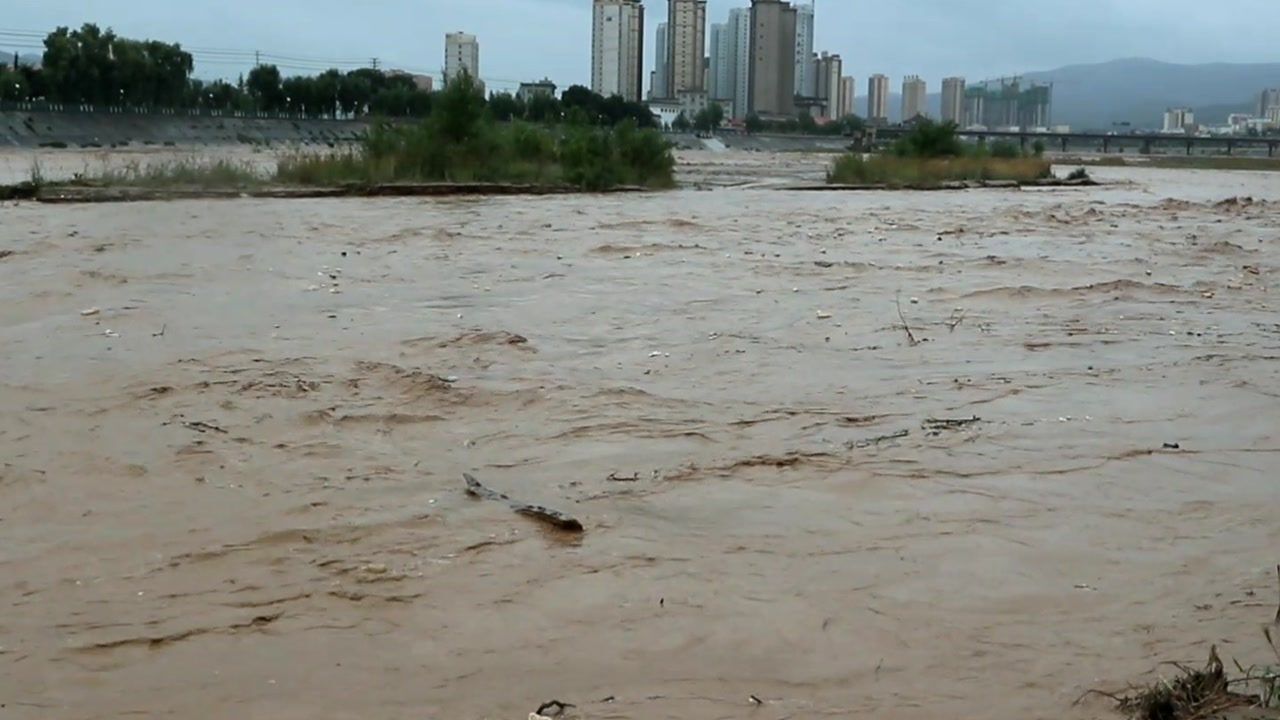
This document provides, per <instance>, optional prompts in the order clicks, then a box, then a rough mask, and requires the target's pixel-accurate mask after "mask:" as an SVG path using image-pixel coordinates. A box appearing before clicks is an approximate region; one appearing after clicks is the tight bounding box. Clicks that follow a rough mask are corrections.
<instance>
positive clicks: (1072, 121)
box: [1023, 58, 1280, 130]
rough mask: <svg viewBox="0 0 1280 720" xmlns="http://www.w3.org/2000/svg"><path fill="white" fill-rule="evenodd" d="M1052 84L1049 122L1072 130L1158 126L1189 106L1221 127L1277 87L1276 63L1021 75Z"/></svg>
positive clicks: (1131, 65) (1130, 63)
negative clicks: (1174, 110)
mask: <svg viewBox="0 0 1280 720" xmlns="http://www.w3.org/2000/svg"><path fill="white" fill-rule="evenodd" d="M1023 78H1024V79H1025V80H1026V81H1028V82H1032V81H1034V82H1041V83H1047V82H1051V83H1053V121H1054V123H1056V124H1063V125H1070V126H1071V127H1072V128H1074V129H1078V130H1085V129H1110V128H1111V127H1112V125H1113V123H1122V122H1127V123H1131V124H1132V125H1133V126H1134V127H1147V128H1154V127H1160V125H1161V124H1162V121H1163V118H1164V111H1165V110H1166V109H1168V108H1170V107H1189V108H1192V109H1194V110H1195V111H1196V120H1198V121H1199V122H1202V123H1209V124H1215V123H1223V122H1226V119H1227V115H1229V114H1231V113H1233V112H1247V113H1254V112H1257V105H1258V96H1259V95H1261V94H1262V90H1263V89H1264V88H1269V87H1280V63H1268V64H1262V63H1258V64H1248V65H1244V64H1238V65H1237V64H1227V63H1215V64H1212V65H1178V64H1174V63H1166V62H1160V61H1158V60H1149V59H1146V58H1129V59H1124V60H1113V61H1111V62H1106V63H1098V64H1096V65H1071V66H1068V67H1063V68H1058V69H1057V70H1049V71H1047V72H1034V73H1026V74H1024V75H1023Z"/></svg>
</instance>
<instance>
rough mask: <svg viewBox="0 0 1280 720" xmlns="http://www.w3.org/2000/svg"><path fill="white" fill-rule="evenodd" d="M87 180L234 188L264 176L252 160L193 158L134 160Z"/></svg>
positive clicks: (256, 183) (253, 183)
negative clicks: (148, 161)
mask: <svg viewBox="0 0 1280 720" xmlns="http://www.w3.org/2000/svg"><path fill="white" fill-rule="evenodd" d="M84 182H85V184H90V185H103V186H108V187H111V186H120V187H136V188H147V189H167V188H195V189H213V188H217V189H235V188H251V187H257V186H260V185H262V184H263V183H264V182H265V179H264V177H263V175H262V174H261V173H260V172H258V171H257V170H255V169H254V167H253V166H252V165H251V164H250V163H246V162H233V161H230V160H204V159H199V158H190V159H186V160H172V161H167V162H150V163H141V162H136V161H135V162H131V163H129V164H127V165H124V166H122V167H104V168H103V169H102V171H101V172H100V173H98V174H96V175H94V176H92V177H91V178H87V179H86V180H85V181H84Z"/></svg>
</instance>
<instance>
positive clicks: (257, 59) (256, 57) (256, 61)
mask: <svg viewBox="0 0 1280 720" xmlns="http://www.w3.org/2000/svg"><path fill="white" fill-rule="evenodd" d="M261 64H262V53H261V52H260V51H258V50H254V51H253V66H254V67H258V66H259V65H261Z"/></svg>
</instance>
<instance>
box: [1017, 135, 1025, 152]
mask: <svg viewBox="0 0 1280 720" xmlns="http://www.w3.org/2000/svg"><path fill="white" fill-rule="evenodd" d="M1018 147H1020V148H1022V154H1023V155H1026V154H1027V136H1026V135H1019V136H1018Z"/></svg>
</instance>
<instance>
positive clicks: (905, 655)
mask: <svg viewBox="0 0 1280 720" xmlns="http://www.w3.org/2000/svg"><path fill="white" fill-rule="evenodd" d="M683 162H684V164H683V172H684V173H685V175H686V177H687V178H689V179H691V180H693V181H695V182H694V184H691V185H690V186H689V189H686V190H681V191H676V192H672V193H668V194H652V195H633V196H581V197H545V198H525V197H519V198H516V197H504V198H496V199H457V200H439V199H433V200H418V199H399V200H394V199H387V200H322V201H310V200H308V201H253V200H242V201H226V202H172V203H152V204H118V205H96V206H95V205H83V206H63V207H53V206H41V205H36V204H20V205H13V204H9V205H6V206H3V207H0V348H2V350H0V352H2V353H3V354H2V355H0V398H2V399H3V404H4V408H5V412H4V413H3V415H0V706H2V707H4V708H5V709H4V710H3V711H0V715H3V716H4V717H5V718H21V719H23V720H26V719H27V718H31V719H35V718H41V719H43V718H106V717H124V716H128V715H137V716H145V717H182V718H193V717H246V718H272V719H273V720H282V719H294V718H296V719H298V720H302V719H308V720H309V719H311V718H320V717H323V718H361V719H367V718H380V719H381V718H424V717H441V718H485V717H488V718H516V717H521V718H522V717H525V716H527V714H528V713H529V711H531V710H533V709H535V708H537V707H538V705H539V704H541V703H542V702H543V701H546V700H550V699H552V698H556V699H559V700H563V701H565V702H570V703H574V704H576V705H577V706H578V708H577V710H575V711H574V712H577V713H580V714H581V715H583V716H586V717H599V718H664V717H666V718H736V717H751V718H760V719H762V720H779V719H781V718H804V717H847V716H867V717H881V718H938V717H986V718H997V719H1001V718H1007V719H1009V720H1014V719H1018V720H1023V719H1025V718H1092V717H1098V716H1103V715H1106V714H1108V713H1109V712H1110V708H1109V702H1108V701H1106V700H1105V699H1100V698H1097V697H1096V696H1091V697H1089V698H1086V699H1085V700H1084V701H1083V702H1082V703H1081V704H1079V705H1075V706H1073V702H1074V701H1075V700H1076V699H1077V697H1079V696H1080V695H1081V694H1082V693H1084V692H1085V691H1087V690H1089V689H1091V688H1103V689H1110V690H1115V689H1117V688H1118V687H1121V686H1123V685H1124V684H1125V683H1126V682H1127V681H1129V680H1135V679H1140V678H1142V677H1144V675H1145V674H1146V673H1149V672H1152V671H1154V670H1157V664H1158V663H1159V662H1160V661H1163V660H1187V661H1199V660H1202V659H1203V657H1205V656H1206V654H1207V652H1208V648H1209V645H1210V644H1214V643H1217V644H1218V646H1219V649H1220V651H1221V652H1223V654H1224V656H1227V657H1236V658H1239V659H1240V660H1241V662H1242V663H1243V664H1245V665H1248V664H1250V663H1252V662H1264V661H1266V660H1267V659H1268V658H1269V652H1270V651H1269V649H1267V648H1266V646H1265V645H1264V641H1263V640H1262V636H1261V633H1260V632H1259V628H1260V626H1261V624H1262V623H1263V622H1265V621H1267V620H1269V619H1270V618H1271V617H1272V615H1273V614H1274V612H1275V606H1274V599H1275V575H1274V565H1275V562H1276V559H1277V558H1276V555H1275V552H1276V548H1277V547H1280V522H1278V520H1280V518H1278V516H1277V510H1276V508H1277V507H1278V506H1280V486H1277V480H1276V478H1277V472H1278V471H1280V455H1278V454H1277V453H1280V438H1278V437H1277V435H1278V434H1280V412H1278V411H1277V408H1278V407H1280V363H1277V360H1280V317H1278V316H1277V314H1276V310H1275V299H1274V294H1273V293H1272V292H1271V290H1272V289H1274V288H1275V278H1276V272H1277V268H1280V176H1276V175H1271V174H1263V173H1258V174H1247V173H1244V174H1241V173H1224V172H1186V171H1183V172H1177V171H1159V170H1140V171H1135V170H1124V169H1119V170H1109V171H1107V170H1104V171H1101V172H1107V173H1110V175H1109V176H1108V179H1110V180H1113V181H1115V183H1114V184H1110V185H1107V186H1104V187H1099V188H1092V189H1073V190H1054V191H1036V192H1010V191H997V190H989V191H971V192H963V193H854V194H849V193H841V194H832V193H803V192H786V191H778V190H774V189H769V188H768V187H767V186H768V184H769V182H770V181H771V180H773V179H788V178H789V179H792V180H794V179H795V178H798V177H806V178H813V177H820V176H821V172H822V169H821V165H820V161H819V160H814V159H807V158H803V157H787V158H774V159H773V160H770V158H769V156H759V155H755V156H745V157H735V156H732V155H728V156H723V155H722V156H716V157H711V156H702V155H688V156H685V157H684V158H683ZM695 185H696V186H697V188H700V189H695ZM710 187H716V188H717V189H711V190H707V189H706V188H710ZM1235 198H1248V199H1235ZM904 320H905V324H906V325H907V326H908V327H909V328H910V337H909V333H908V332H907V330H905V329H904ZM912 339H914V341H915V342H913V341H912ZM935 420H951V421H955V422H951V423H938V422H931V421H935ZM964 421H967V422H964ZM464 472H468V473H471V474H473V475H474V476H476V477H477V478H478V479H480V480H481V481H482V482H484V483H485V484H486V485H487V486H489V487H491V488H493V489H495V490H498V491H501V492H505V493H507V494H509V495H511V496H512V497H513V498H515V499H516V500H519V501H524V502H531V503H538V504H542V505H547V506H549V507H552V508H555V509H558V510H562V511H564V512H567V513H570V514H572V515H574V516H576V517H577V518H579V519H580V520H581V521H582V522H583V524H584V525H585V528H586V529H585V532H584V533H583V534H582V535H581V536H575V535H565V534H560V533H557V532H554V531H550V530H546V529H544V528H543V527H542V526H540V525H539V524H538V523H537V522H536V521H534V520H532V519H530V518H527V517H523V516H521V515H517V514H515V513H513V512H512V511H511V509H510V508H509V507H508V506H507V505H506V504H505V503H502V502H493V501H489V500H476V499H472V498H469V497H467V495H466V494H465V492H464V490H465V485H464V483H463V479H462V474H463V473H464ZM750 696H755V697H756V698H758V699H759V700H760V701H761V702H762V703H763V704H762V705H759V706H757V705H756V703H755V702H754V701H752V700H750Z"/></svg>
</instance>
